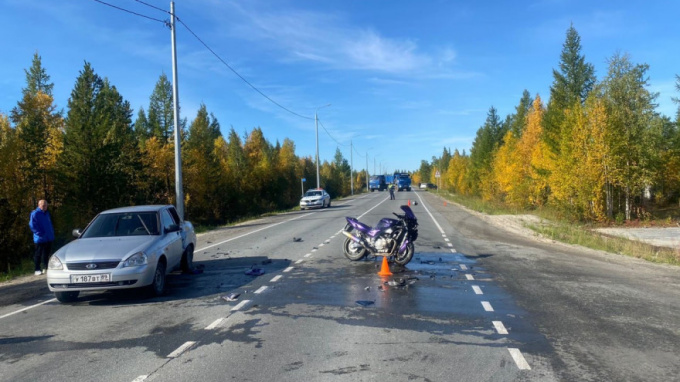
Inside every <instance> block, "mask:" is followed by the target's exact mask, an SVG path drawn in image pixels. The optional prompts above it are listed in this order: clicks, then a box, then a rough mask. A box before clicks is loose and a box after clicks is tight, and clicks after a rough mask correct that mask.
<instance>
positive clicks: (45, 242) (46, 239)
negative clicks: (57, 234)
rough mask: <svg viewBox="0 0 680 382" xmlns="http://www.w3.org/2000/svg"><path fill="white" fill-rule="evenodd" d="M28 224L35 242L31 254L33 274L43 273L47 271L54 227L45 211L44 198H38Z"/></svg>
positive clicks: (45, 202) (45, 203)
mask: <svg viewBox="0 0 680 382" xmlns="http://www.w3.org/2000/svg"><path fill="white" fill-rule="evenodd" d="M28 226H29V227H31V231H33V242H34V243H35V253H34V254H33V263H34V264H35V274H36V275H40V274H44V273H45V272H47V261H48V260H49V259H50V254H51V252H52V242H53V241H54V228H53V227H52V218H51V217H50V213H49V212H48V211H47V201H46V200H40V201H39V202H38V208H36V209H35V210H34V211H33V212H31V220H30V221H29V222H28ZM41 262H42V265H43V268H44V270H43V271H42V272H41V271H40V263H41Z"/></svg>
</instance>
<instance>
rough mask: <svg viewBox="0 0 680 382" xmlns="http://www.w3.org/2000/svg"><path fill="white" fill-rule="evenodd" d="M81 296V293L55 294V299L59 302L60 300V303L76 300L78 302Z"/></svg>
mask: <svg viewBox="0 0 680 382" xmlns="http://www.w3.org/2000/svg"><path fill="white" fill-rule="evenodd" d="M79 294H80V291H70V292H54V297H56V298H57V300H59V302H62V303H66V302H74V301H75V300H77V299H78V295H79Z"/></svg>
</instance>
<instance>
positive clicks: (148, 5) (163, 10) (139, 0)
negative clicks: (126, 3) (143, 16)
mask: <svg viewBox="0 0 680 382" xmlns="http://www.w3.org/2000/svg"><path fill="white" fill-rule="evenodd" d="M135 1H136V2H138V3H141V4H144V5H146V6H147V7H151V8H153V9H157V10H159V11H161V12H163V13H167V14H170V12H169V11H166V10H165V9H163V8H158V7H157V6H155V5H151V4H149V3H145V2H143V1H142V0H135Z"/></svg>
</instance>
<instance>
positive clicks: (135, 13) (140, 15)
mask: <svg viewBox="0 0 680 382" xmlns="http://www.w3.org/2000/svg"><path fill="white" fill-rule="evenodd" d="M93 1H96V2H98V3H100V4H104V5H108V6H109V7H111V8H116V9H118V10H120V11H123V12H127V13H131V14H133V15H135V16H139V17H144V18H145V19H149V20H153V21H158V22H159V23H162V24H165V25H168V24H167V21H165V20H160V19H156V18H153V17H150V16H146V15H143V14H141V13H137V12H133V11H131V10H129V9H125V8H121V7H119V6H116V5H113V4H109V3H107V2H104V1H102V0H93Z"/></svg>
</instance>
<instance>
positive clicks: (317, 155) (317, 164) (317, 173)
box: [314, 103, 331, 188]
mask: <svg viewBox="0 0 680 382" xmlns="http://www.w3.org/2000/svg"><path fill="white" fill-rule="evenodd" d="M326 106H331V104H330V103H329V104H328V105H323V106H319V107H317V108H316V111H315V112H314V127H315V130H316V188H321V178H320V177H319V118H318V117H317V113H318V112H319V109H321V108H324V107H326Z"/></svg>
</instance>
